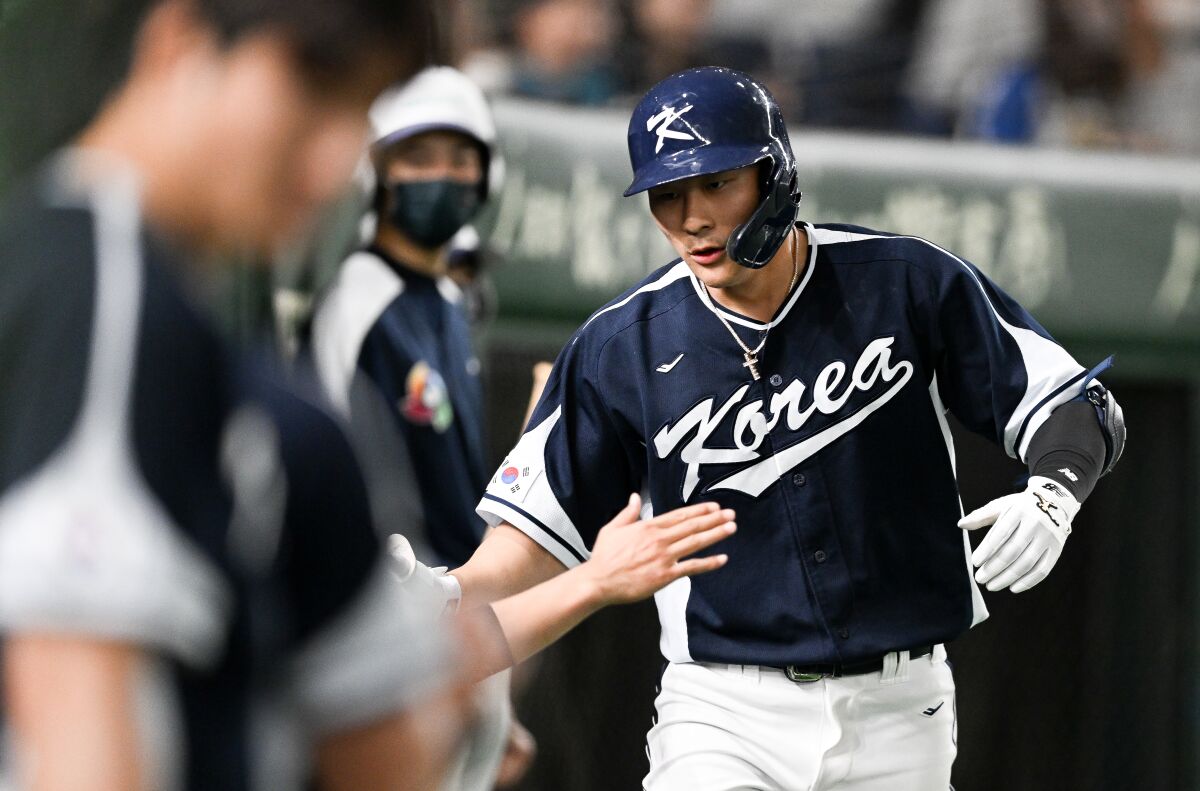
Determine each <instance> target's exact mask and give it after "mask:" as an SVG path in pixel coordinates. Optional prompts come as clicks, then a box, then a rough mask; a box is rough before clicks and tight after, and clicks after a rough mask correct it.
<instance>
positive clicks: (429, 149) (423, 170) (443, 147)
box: [381, 129, 483, 184]
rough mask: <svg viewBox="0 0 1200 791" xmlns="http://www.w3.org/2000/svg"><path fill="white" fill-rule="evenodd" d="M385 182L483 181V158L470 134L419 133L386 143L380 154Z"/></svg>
mask: <svg viewBox="0 0 1200 791" xmlns="http://www.w3.org/2000/svg"><path fill="white" fill-rule="evenodd" d="M383 159H384V162H383V165H382V167H381V170H382V171H383V177H384V181H386V182H387V183H389V184H394V183H396V182H401V181H458V182H461V183H463V184H478V183H479V182H480V181H482V180H483V157H482V156H481V154H480V152H479V147H478V146H477V145H476V144H475V143H474V141H472V140H471V138H470V137H467V136H466V135H464V134H462V133H460V132H452V131H449V130H444V129H436V130H433V131H430V132H422V133H421V134H419V135H413V136H412V137H407V138H404V139H403V140H400V141H398V142H396V143H394V144H393V145H391V146H389V147H388V148H387V150H386V151H385V152H384V154H383Z"/></svg>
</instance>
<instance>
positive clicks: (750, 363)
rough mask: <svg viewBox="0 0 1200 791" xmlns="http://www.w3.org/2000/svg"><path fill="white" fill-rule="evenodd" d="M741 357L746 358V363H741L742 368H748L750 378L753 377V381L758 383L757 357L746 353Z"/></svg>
mask: <svg viewBox="0 0 1200 791" xmlns="http://www.w3.org/2000/svg"><path fill="white" fill-rule="evenodd" d="M742 356H743V357H745V358H746V362H744V363H742V367H743V368H749V369H750V375H751V376H753V377H754V381H756V382H757V381H758V379H759V376H758V357H756V356H755V355H754V354H753V353H752V352H746V353H745V354H743V355H742Z"/></svg>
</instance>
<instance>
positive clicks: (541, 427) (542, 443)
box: [478, 333, 641, 568]
mask: <svg viewBox="0 0 1200 791" xmlns="http://www.w3.org/2000/svg"><path fill="white" fill-rule="evenodd" d="M596 345H597V344H596V343H595V341H594V339H591V338H588V337H587V336H586V334H585V333H581V334H580V335H579V336H577V337H576V338H575V339H574V340H573V341H572V342H571V343H569V344H568V345H567V347H566V348H565V349H564V350H563V351H562V352H561V353H560V354H559V356H558V359H557V360H556V361H555V363H554V370H553V371H552V372H551V374H550V379H549V381H548V382H547V384H546V389H545V391H544V392H543V393H542V397H541V400H540V401H539V402H538V405H537V407H536V408H535V409H534V412H533V415H532V417H530V420H529V425H528V426H527V427H526V431H525V434H524V436H522V437H521V439H520V441H519V442H518V443H517V446H516V447H515V448H513V450H512V452H511V453H509V455H508V457H507V458H506V459H505V460H504V462H503V463H502V464H501V465H500V468H499V469H498V470H497V471H496V474H495V475H494V476H492V479H491V481H490V482H489V483H488V487H487V491H486V492H485V494H484V496H483V499H482V500H481V501H480V503H479V507H478V511H479V515H480V516H482V517H483V518H484V519H486V520H487V522H488V523H489V524H491V525H497V524H499V523H501V522H508V523H509V524H511V525H513V526H514V527H517V528H520V529H521V530H522V531H524V532H525V533H527V534H528V535H529V536H530V537H531V538H533V539H534V540H535V541H537V542H538V543H539V544H540V545H541V546H542V547H543V548H544V549H546V550H547V551H549V552H550V553H551V554H552V555H554V556H555V557H556V558H558V559H559V560H560V561H562V563H563V564H564V565H566V566H567V567H568V568H571V567H573V566H575V565H577V564H579V563H582V562H583V561H584V560H586V559H587V558H588V556H589V553H590V550H591V547H592V544H593V543H594V542H595V540H596V534H597V533H598V532H599V531H600V528H601V527H603V526H604V524H605V523H606V522H608V520H609V519H611V518H612V517H613V516H614V515H615V514H616V513H617V512H618V511H619V510H620V509H621V508H622V507H623V506H624V505H625V503H626V502H627V500H628V499H629V495H630V494H631V493H632V492H634V491H637V490H638V489H640V488H641V481H640V477H639V476H638V475H637V474H636V472H635V471H634V470H633V465H632V464H631V463H630V459H629V456H628V455H627V453H626V452H625V444H624V443H623V442H622V436H621V433H620V432H619V430H618V428H617V424H616V422H615V421H614V417H613V415H612V412H611V411H610V409H609V407H608V406H607V405H606V403H605V400H604V397H603V393H602V387H601V384H602V383H601V377H600V376H599V374H598V369H599V366H598V360H597V358H598V355H597V353H596V351H595V348H594V347H595V346H596Z"/></svg>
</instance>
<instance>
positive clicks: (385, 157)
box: [313, 66, 532, 791]
mask: <svg viewBox="0 0 1200 791" xmlns="http://www.w3.org/2000/svg"><path fill="white" fill-rule="evenodd" d="M370 117H371V145H370V147H369V150H368V156H369V159H370V162H371V165H372V170H373V172H374V176H375V185H376V186H375V189H374V199H373V202H372V206H371V209H372V213H373V214H374V216H375V232H374V235H373V237H372V239H371V242H370V244H369V245H368V246H367V247H366V248H365V249H363V250H359V251H357V252H355V253H353V254H352V255H351V256H350V257H349V258H347V259H346V261H344V262H343V263H342V265H341V267H340V268H339V270H338V274H337V277H336V279H335V281H334V283H333V285H332V287H331V288H330V290H329V291H328V292H327V293H326V294H325V295H324V297H323V299H322V300H321V304H320V307H319V309H318V311H317V314H316V319H315V322H314V325H313V347H314V355H315V358H316V362H317V370H318V373H319V374H320V377H321V383H322V385H323V386H324V387H325V389H326V391H327V393H328V394H329V397H330V400H331V401H332V402H333V403H334V404H335V405H336V406H337V408H338V409H339V410H340V411H342V412H343V413H344V414H345V415H346V416H347V417H348V418H349V419H350V420H351V421H353V422H355V423H357V424H358V425H359V427H360V429H361V430H364V431H371V432H372V433H374V434H376V435H378V434H379V433H381V432H386V431H392V432H394V434H395V435H396V437H397V438H398V441H397V442H396V443H395V446H396V447H395V452H396V454H397V455H402V456H403V458H400V459H394V460H392V461H393V466H394V467H395V468H396V469H397V470H398V471H407V475H408V476H409V477H410V478H411V480H412V483H413V484H415V485H413V486H410V487H409V493H410V494H409V498H408V499H409V500H411V501H413V502H414V503H415V504H416V505H418V506H419V509H420V510H419V512H418V513H413V514H412V515H411V518H410V519H409V520H408V521H409V523H410V525H409V526H410V527H411V528H417V527H419V526H423V528H424V529H423V530H422V531H420V535H421V536H422V537H423V538H424V541H423V542H422V543H424V544H425V545H427V546H428V547H429V548H430V549H431V550H432V557H425V558H424V559H425V560H427V561H430V562H431V565H450V566H460V565H462V564H463V563H465V562H466V561H467V559H468V558H469V557H470V556H471V553H472V552H474V551H475V549H476V548H477V547H478V546H479V542H480V540H481V539H482V537H483V528H484V522H483V520H482V519H481V518H480V517H479V515H478V514H476V513H475V498H476V497H477V496H478V494H479V492H480V491H481V490H482V489H483V487H484V486H485V485H486V482H487V471H486V469H485V464H486V461H485V460H484V424H483V397H482V391H481V388H480V380H479V374H480V363H479V359H478V358H477V357H476V356H475V351H474V349H473V348H472V343H471V328H470V325H469V322H468V317H467V314H466V312H465V310H464V292H463V290H462V288H460V286H459V285H458V284H456V283H455V282H454V281H453V280H452V279H451V278H450V277H449V276H448V267H447V264H448V261H447V252H448V248H449V246H450V243H451V239H452V238H453V237H454V236H455V235H456V234H458V232H459V231H460V230H461V229H462V228H463V227H464V226H465V225H466V224H467V223H468V222H470V220H471V219H472V218H473V217H474V216H475V214H476V213H477V212H478V211H479V209H480V207H481V206H482V205H483V203H484V201H485V200H486V199H487V197H488V194H489V192H490V190H491V189H493V188H494V186H495V185H493V184H491V183H490V181H491V179H490V178H489V175H490V173H491V172H492V171H493V170H494V168H493V159H494V156H495V151H494V147H495V142H496V129H495V124H494V123H493V121H492V117H491V111H490V110H489V109H488V107H487V103H486V101H485V99H484V97H483V92H482V91H480V90H479V88H478V87H476V86H475V85H474V84H473V83H472V82H471V81H470V80H468V79H467V78H466V77H465V76H464V75H462V74H461V73H459V72H458V71H456V70H454V69H452V68H449V67H447V66H434V67H430V68H428V69H426V70H424V71H423V72H421V73H420V74H418V75H417V76H416V77H414V78H413V79H412V80H410V81H409V82H407V83H405V84H404V85H401V86H397V87H395V88H392V89H390V90H388V91H385V92H384V94H383V95H382V96H380V97H379V99H377V100H376V101H375V104H374V105H373V106H372V108H371V113H370ZM364 401H365V402H367V403H364ZM380 413H383V414H384V415H386V416H385V417H380ZM381 420H382V421H386V423H387V425H383V426H379V425H378V423H379V422H380V421H381ZM364 424H373V425H372V426H370V427H368V426H367V425H364ZM397 474H398V475H400V474H403V473H401V472H398V473H397ZM507 690H508V683H507V675H504V676H501V677H499V678H497V679H495V680H492V681H489V682H488V683H487V685H486V692H483V694H482V698H483V700H481V707H482V709H483V711H484V723H485V724H484V725H483V726H482V727H480V728H479V729H477V731H476V733H475V737H474V738H473V739H472V743H471V745H470V747H469V750H468V751H467V753H468V754H467V755H464V758H463V766H462V768H461V769H460V770H459V771H458V772H456V776H454V777H452V778H450V779H449V781H448V783H449V786H450V787H452V788H454V789H455V791H476V790H477V789H478V790H481V791H487V790H488V789H491V787H492V785H493V782H494V780H495V777H496V770H497V768H498V766H499V763H500V759H501V757H502V754H503V749H504V746H505V743H506V741H507V742H508V744H509V745H510V746H511V747H512V748H513V752H514V755H513V756H512V757H513V759H514V760H519V761H524V762H525V763H528V760H529V759H530V758H531V757H532V756H531V753H530V752H529V751H528V750H523V751H522V750H517V749H515V747H516V745H523V744H526V742H523V741H521V740H519V739H517V738H515V737H516V736H519V735H523V734H521V732H520V730H518V729H520V725H519V724H516V723H515V722H513V721H512V720H511V717H510V711H509V703H508V692H507ZM482 691H483V690H482V689H481V692H482ZM510 728H512V729H513V730H514V738H513V739H506V735H507V734H508V732H509V730H510Z"/></svg>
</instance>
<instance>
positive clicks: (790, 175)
mask: <svg viewBox="0 0 1200 791" xmlns="http://www.w3.org/2000/svg"><path fill="white" fill-rule="evenodd" d="M762 162H764V163H767V164H769V165H770V167H769V168H768V169H767V173H768V176H767V181H766V184H765V185H764V188H763V199H762V202H761V203H759V204H758V207H757V208H755V210H754V212H753V213H751V215H750V217H749V218H748V219H747V220H746V222H744V223H742V224H741V225H739V226H738V227H737V228H735V229H734V231H733V233H732V234H730V236H729V241H728V242H727V243H726V245H725V249H726V251H727V252H728V253H729V257H730V258H732V259H733V260H734V261H737V262H738V263H739V264H741V265H742V266H744V267H746V268H748V269H761V268H763V267H764V266H766V265H767V264H768V263H770V261H771V259H772V258H773V257H774V256H775V253H776V251H778V250H779V247H780V245H782V244H783V241H784V239H786V238H787V235H788V233H789V232H790V231H791V229H792V226H793V224H794V223H795V222H796V215H797V213H798V211H799V206H798V204H799V202H800V196H799V192H798V191H797V190H796V189H795V187H796V172H795V169H794V168H786V167H777V166H776V165H775V163H774V160H773V159H772V158H767V159H764V160H762Z"/></svg>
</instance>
